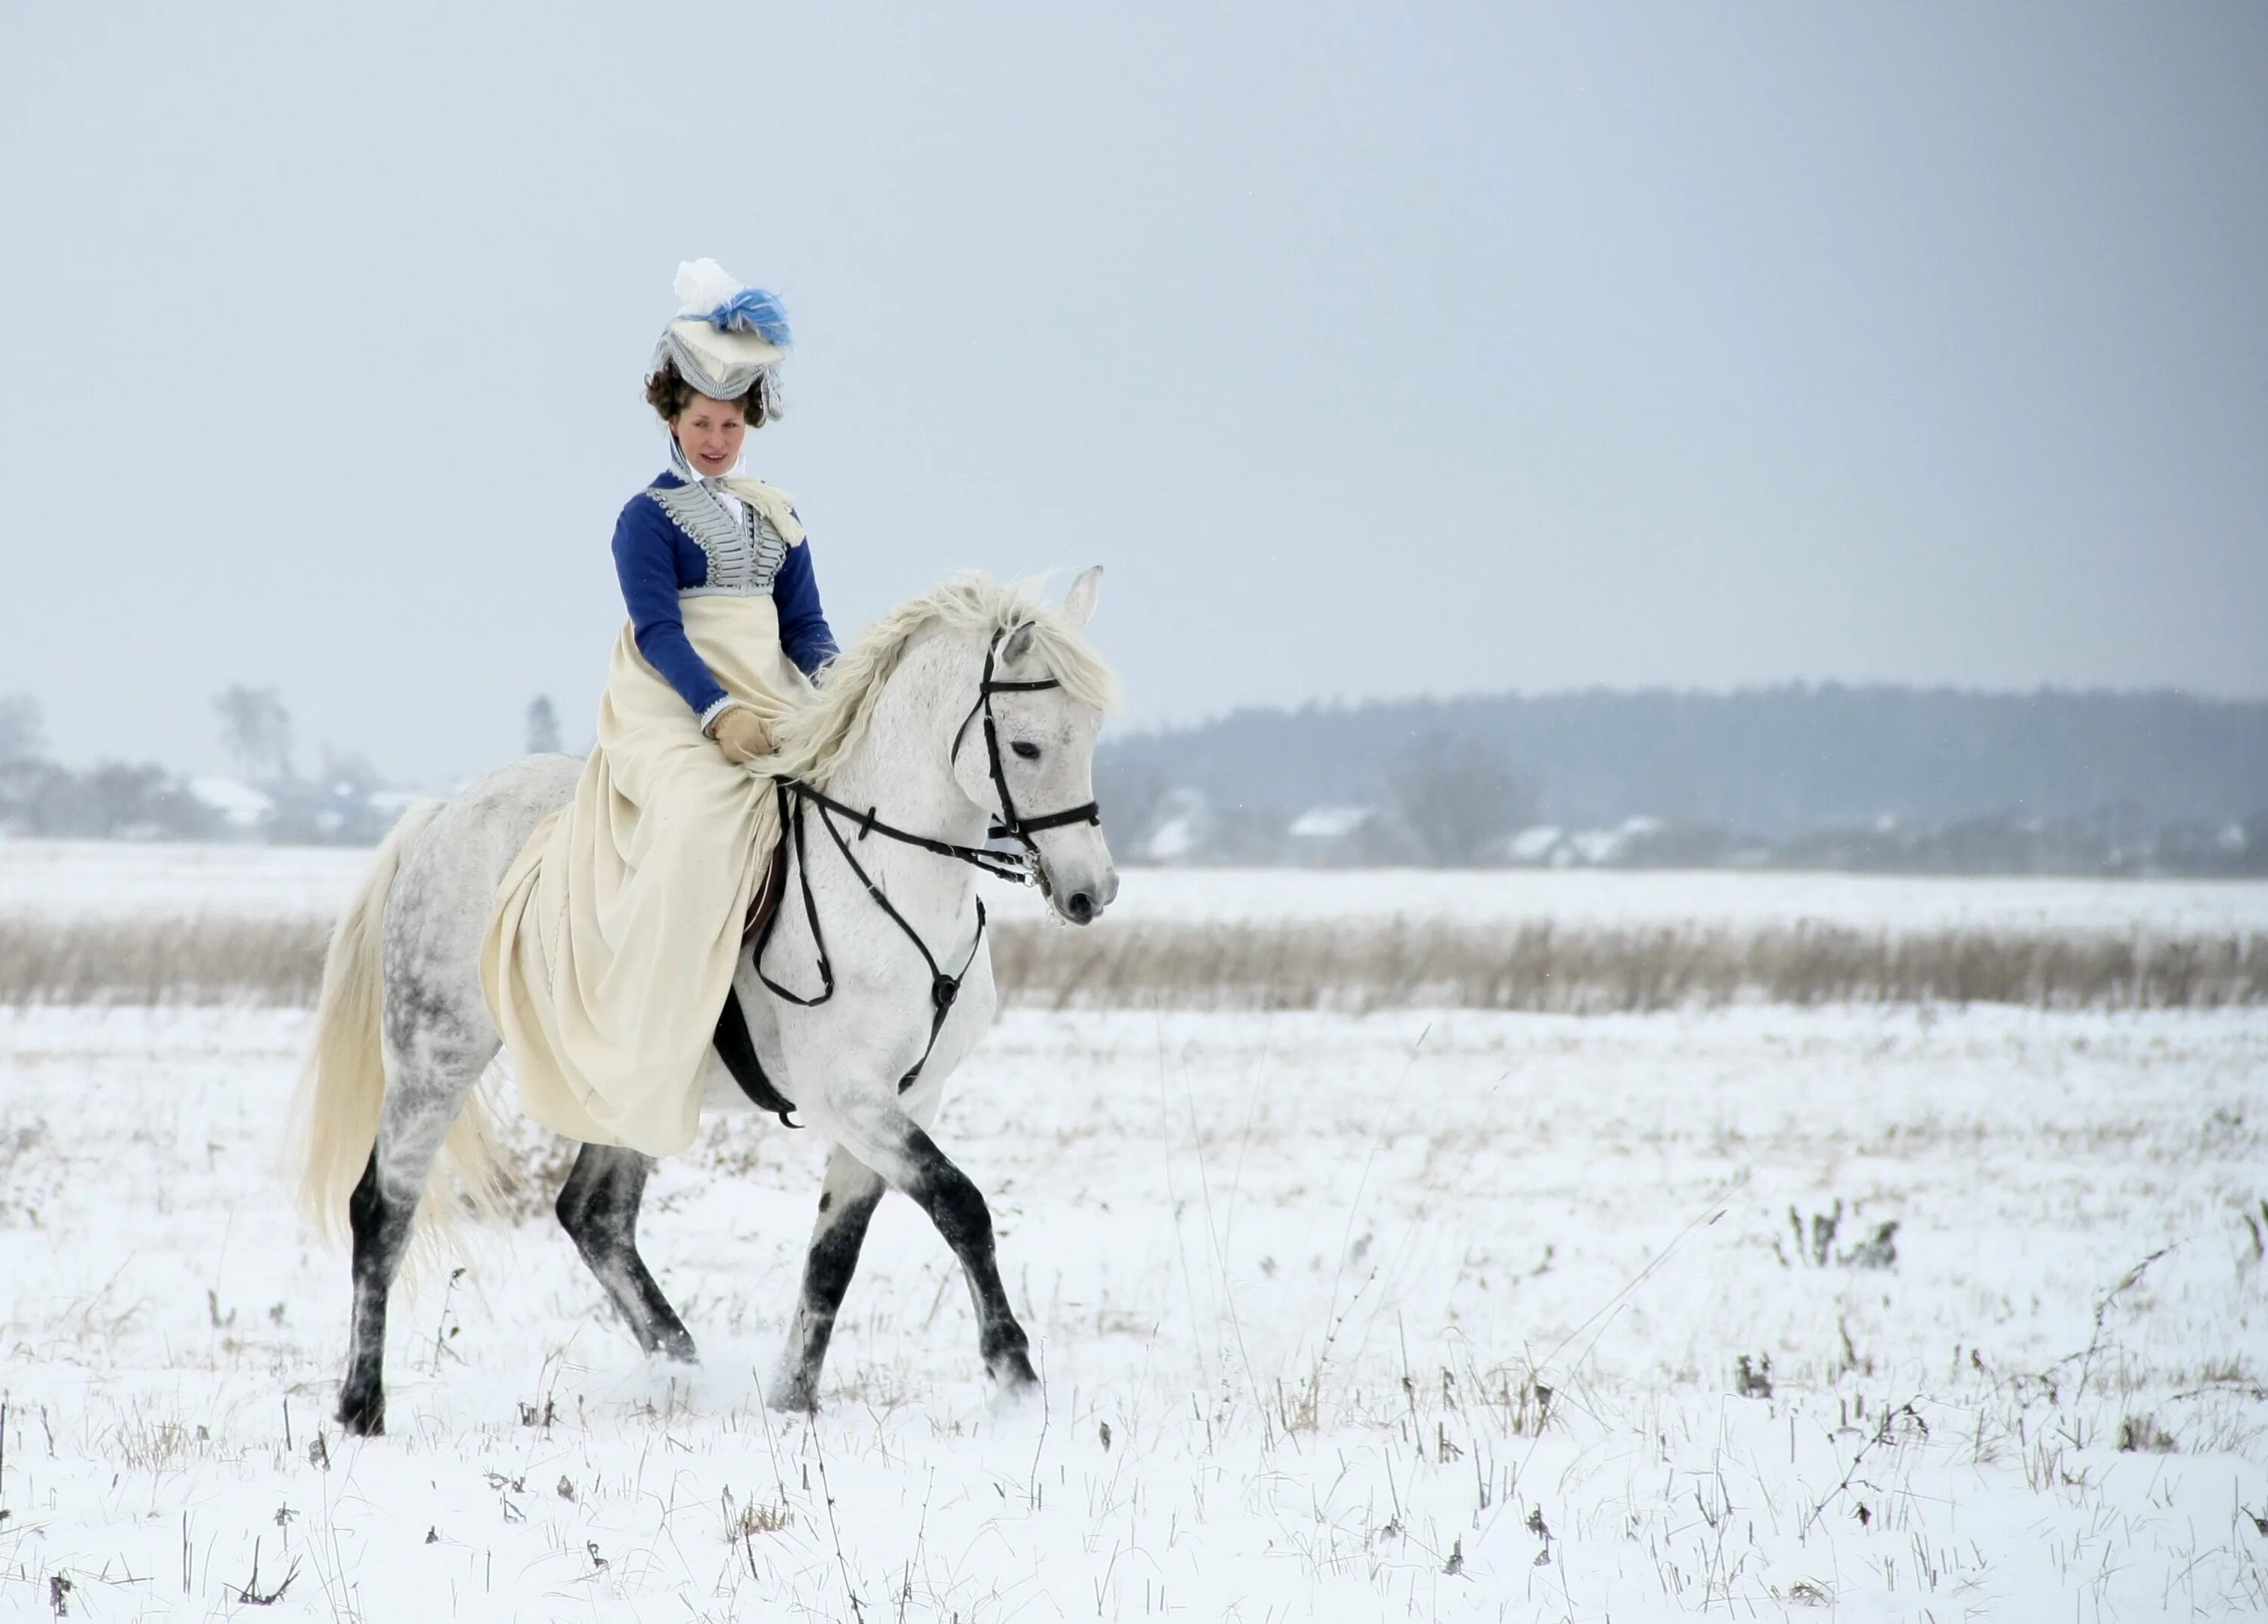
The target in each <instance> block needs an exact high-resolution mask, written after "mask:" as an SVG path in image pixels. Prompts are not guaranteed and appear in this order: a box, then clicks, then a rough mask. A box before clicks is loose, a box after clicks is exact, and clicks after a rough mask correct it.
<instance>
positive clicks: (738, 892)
mask: <svg viewBox="0 0 2268 1624" xmlns="http://www.w3.org/2000/svg"><path fill="white" fill-rule="evenodd" d="M680 608H681V610H682V612H683V614H684V616H685V631H686V635H687V637H688V638H689V639H691V641H692V644H693V646H694V648H695V650H696V652H698V653H699V654H700V655H701V657H702V659H703V660H704V661H707V662H708V666H709V668H710V670H711V671H713V672H714V673H716V675H717V680H718V682H719V683H723V684H724V685H725V690H726V691H728V692H729V693H731V694H732V696H733V698H735V699H737V700H739V701H740V703H741V704H743V705H748V706H750V707H751V708H752V709H754V710H755V711H756V712H758V713H760V714H761V715H762V716H764V717H765V718H766V719H767V720H776V719H777V718H779V717H781V716H784V715H785V714H786V713H787V712H789V711H790V710H791V709H792V708H793V707H795V706H796V705H800V704H801V703H802V702H803V700H804V699H805V698H806V697H807V696H808V695H809V694H810V692H811V685H810V683H808V682H807V681H806V679H805V678H804V676H803V674H802V673H801V672H799V671H798V670H797V669H796V668H795V667H794V666H793V665H792V663H791V662H790V661H788V659H787V658H786V656H785V655H784V653H782V652H781V649H780V646H779V618H778V614H777V610H776V609H775V608H774V606H773V602H772V600H771V598H770V596H769V595H765V596H762V597H734V596H728V595H722V594H703V595H700V596H696V597H689V598H684V599H681V600H680ZM778 835H779V829H778V816H777V811H776V809H775V807H774V803H773V798H772V786H771V780H770V779H768V778H764V777H762V776H761V775H759V774H756V773H754V772H751V771H749V770H748V769H747V768H746V767H737V766H734V765H733V764H732V763H731V762H729V761H727V760H725V756H724V752H723V751H721V750H719V749H718V748H717V745H716V743H715V742H713V741H711V739H709V738H707V737H705V736H704V735H703V734H702V732H701V724H700V720H699V719H698V718H697V717H696V716H695V715H694V714H693V712H691V711H690V710H689V708H688V707H687V705H686V703H685V701H684V699H683V698H681V697H680V696H679V694H678V692H677V690H675V689H674V688H672V687H671V686H670V685H669V684H668V683H667V682H666V681H664V680H663V678H662V676H661V675H660V674H659V672H657V671H656V670H655V669H654V668H652V666H650V665H648V664H647V663H646V661H645V658H644V656H643V655H642V654H640V653H638V651H637V643H636V641H635V640H634V639H633V638H632V636H631V633H630V628H629V627H628V626H625V627H624V628H623V629H622V636H621V637H620V638H619V639H616V641H615V657H614V667H613V670H612V673H611V675H609V677H608V683H607V694H606V698H605V700H604V701H603V702H602V703H601V704H600V707H599V743H598V748H597V749H594V750H593V751H592V752H591V759H590V761H589V762H588V763H587V764H585V766H584V768H583V777H582V781H581V783H580V784H578V786H576V791H575V799H574V800H573V801H571V803H570V804H568V805H567V806H565V807H563V808H561V809H560V810H558V811H557V812H555V813H553V814H552V815H551V816H549V817H548V818H546V819H545V820H544V821H543V822H542V823H540V824H538V825H537V826H536V830H535V832H534V835H532V836H531V837H529V838H528V842H527V845H526V846H525V847H524V848H522V850H521V851H520V853H519V857H518V858H516V859H515V860H513V862H512V867H510V868H509V869H507V870H506V871H505V873H504V879H503V881H502V882H501V883H500V884H499V885H498V887H497V898H496V906H495V909H494V912H492V913H491V914H490V918H489V926H488V934H487V937H486V938H485V940H484V941H482V944H481V985H482V989H483V990H484V991H485V992H486V993H487V994H488V1003H489V1010H490V1014H491V1015H494V1016H495V1017H496V1022H497V1030H499V1031H500V1032H502V1033H503V1034H504V1043H505V1045H506V1046H507V1048H509V1050H510V1051H511V1053H512V1063H513V1066H514V1067H515V1069H516V1070H517V1072H518V1074H519V1098H520V1104H521V1105H522V1106H523V1107H524V1108H525V1109H526V1110H527V1112H528V1114H529V1115H530V1116H532V1117H534V1118H535V1119H536V1120H537V1121H539V1122H541V1123H542V1124H543V1125H544V1126H547V1127H549V1128H552V1129H555V1130H556V1131H557V1132H559V1133H564V1134H566V1135H568V1136H569V1137H571V1138H573V1139H579V1140H588V1141H590V1142H591V1143H593V1144H600V1145H627V1146H629V1147H630V1148H632V1149H634V1150H639V1151H643V1152H644V1153H645V1154H646V1155H652V1156H666V1155H672V1154H673V1153H674V1152H676V1151H680V1150H682V1149H684V1148H685V1147H686V1146H688V1145H689V1144H690V1143H692V1141H693V1135H694V1131H695V1130H696V1128H697V1127H698V1126H700V1118H701V1091H702V1082H703V1078H702V1074H703V1069H704V1067H705V1063H706V1059H707V1056H708V1051H709V1046H710V1044H711V1041H712V1040H713V1038H714V1037H715V1035H716V1030H717V1014H718V1010H719V1009H721V1008H723V1007H724V1002H725V993H726V991H727V990H729V989H730V987H731V986H732V983H733V960H734V958H735V957H736V956H737V955H738V954H739V951H740V932H741V926H742V922H743V920H744V919H746V917H747V911H748V903H749V900H750V898H751V897H753V896H754V895H755V888H756V885H757V882H758V881H759V879H760V878H761V876H762V873H763V867H764V864H765V861H766V860H768V859H769V858H770V854H771V850H772V846H773V845H774V844H775V843H776V841H777V838H778Z"/></svg>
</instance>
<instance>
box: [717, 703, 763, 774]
mask: <svg viewBox="0 0 2268 1624" xmlns="http://www.w3.org/2000/svg"><path fill="white" fill-rule="evenodd" d="M709 736H710V737H711V738H712V739H714V740H716V741H717V748H718V749H720V750H722V751H724V752H725V759H726V760H728V761H730V762H732V763H733V764H734V765H735V766H742V767H745V766H747V764H748V763H750V762H752V761H754V760H755V759H756V757H759V756H769V755H770V754H771V749H772V730H771V727H770V725H769V724H767V723H766V722H765V720H764V719H763V718H762V717H761V716H759V715H757V714H756V713H755V712H754V711H752V710H750V709H749V708H748V707H747V705H726V706H725V708H724V709H723V710H721V711H719V712H717V720H715V721H713V722H711V723H710V724H709Z"/></svg>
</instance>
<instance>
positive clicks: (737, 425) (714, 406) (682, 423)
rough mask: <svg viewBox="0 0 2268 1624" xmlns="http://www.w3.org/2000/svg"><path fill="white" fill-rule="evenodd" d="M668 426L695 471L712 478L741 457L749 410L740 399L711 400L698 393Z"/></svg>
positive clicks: (746, 432) (727, 468) (745, 437)
mask: <svg viewBox="0 0 2268 1624" xmlns="http://www.w3.org/2000/svg"><path fill="white" fill-rule="evenodd" d="M669 428H670V432H672V433H673V434H674V435H676V436H677V443H678V445H679V446H680V447H682V448H683V450H684V452H685V460H686V461H688V462H690V463H691V464H693V467H694V470H695V471H696V473H700V474H703V475H706V476H709V477H710V478H712V479H713V478H715V477H716V476H718V475H719V474H722V473H725V472H726V471H728V470H729V469H731V468H732V466H733V464H734V463H735V462H738V461H740V442H741V441H742V440H743V439H747V434H748V418H747V409H746V408H745V407H744V406H742V404H741V403H740V402H739V401H712V400H711V399H710V398H709V397H708V396H707V395H695V396H694V397H693V398H692V399H691V400H689V401H688V402H686V403H685V410H683V411H681V412H679V413H678V414H677V416H676V417H674V418H673V419H672V420H671V422H670V424H669Z"/></svg>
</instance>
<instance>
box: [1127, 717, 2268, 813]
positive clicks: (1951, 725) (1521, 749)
mask: <svg viewBox="0 0 2268 1624" xmlns="http://www.w3.org/2000/svg"><path fill="white" fill-rule="evenodd" d="M1443 741H1447V742H1450V743H1451V744H1452V746H1453V747H1454V748H1462V749H1467V750H1469V751H1471V752H1472V753H1474V754H1476V756H1481V757H1488V758H1491V759H1493V760H1496V761H1499V762H1501V763H1503V764H1506V765H1507V766H1508V767H1509V769H1510V770H1511V771H1512V772H1513V774H1515V775H1516V777H1517V778H1518V779H1519V780H1520V786H1521V787H1520V792H1519V794H1518V796H1517V800H1518V801H1519V803H1520V804H1519V805H1518V807H1517V808H1516V809H1517V812H1518V815H1519V819H1520V821H1533V822H1540V823H1554V824H1562V825H1566V826H1569V827H1601V826H1611V825H1615V824H1619V823H1623V822H1624V820H1627V819H1630V818H1633V817H1652V818H1660V819H1665V820H1668V821H1670V822H1673V823H1682V824H1693V825H1703V826H1707V827H1711V828H1714V829H1720V830H1732V831H1738V832H1739V833H1742V834H1744V835H1749V836H1753V837H1756V838H1763V839H1769V840H1773V841H1779V840H1784V839H1786V838H1791V837H1795V836H1800V835H1804V834H1807V833H1809V832H1811V831H1815V830H1827V829H1845V828H1857V827H1864V826H1867V825H1874V824H1881V825H1885V826H1887V825H1889V824H1891V823H1896V824H1898V825H1911V826H1921V827H1933V828H1941V827H1945V826H1949V825H1954V824H1959V823H1964V822H1968V821H1971V820H1977V819H2018V820H2043V821H2047V822H2060V823H2083V824H2085V825H2087V826H2088V827H2090V828H2093V829H2097V830H2102V831H2103V832H2104V833H2106V834H2109V835H2111V836H2114V837H2115V836H2118V835H2121V834H2126V835H2140V834H2144V833H2147V832H2150V831H2155V830H2163V829H2166V828H2168V827H2169V826H2173V825H2178V824H2185V823H2198V824H2213V825H2220V824H2225V823H2241V822H2242V821H2244V820H2245V819H2247V818H2248V817H2250V816H2257V814H2259V813H2260V812H2262V811H2263V810H2264V809H2268V701H2264V700H2228V699H2200V698H2191V697H2189V696H2187V695H2183V694H2178V693H2170V692H2154V693H2107V692H2075V691H2069V690H2053V689H2049V690H2040V691H2038V692H2036V693H2029V694H2003V693H1975V692H1965V691H1960V690H1951V689H1917V688H1898V687H1888V686H1870V687H1844V686H1840V685H1837V684H1833V683H1829V684H1824V685H1821V686H1816V687H1814V686H1802V685H1799V686H1788V687H1779V688H1764V689H1753V690H1742V691H1740V692H1735V693H1729V694H1705V693H1674V692H1668V691H1640V692H1609V691H1605V690H1592V691H1588V692H1582V693H1566V694H1548V695H1541V696H1536V697H1533V698H1530V697H1525V696H1521V695H1516V694H1506V695H1499V696H1495V697H1490V698H1461V699H1417V700H1405V701H1396V702H1392V703H1373V704H1365V705H1310V706H1307V707H1304V708H1301V709H1300V710H1296V711H1284V710H1247V711H1238V712H1233V713H1232V714H1230V715H1228V716H1226V717H1223V718H1221V719H1220V720H1218V721H1213V722H1209V723H1205V724H1204V725H1202V726H1198V727H1186V728H1176V729H1171V730H1167V731H1162V732H1156V733H1147V734H1131V735H1126V734H1121V735H1119V736H1117V737H1116V738H1111V737H1109V736H1108V735H1106V742H1105V746H1104V756H1103V759H1102V761H1101V763H1100V764H1099V770H1100V776H1101V777H1102V778H1104V779H1106V780H1108V781H1109V782H1111V783H1113V784H1116V785H1119V786H1123V788H1124V791H1125V793H1126V794H1127V795H1129V796H1130V797H1133V798H1137V799H1152V800H1154V799H1155V798H1157V797H1161V796H1162V795H1163V794H1166V793H1167V792H1168V791H1170V790H1175V789H1187V790H1193V791H1196V792H1197V793H1199V794H1202V795H1204V797H1205V798H1206V799H1207V800H1208V801H1211V803H1212V804H1214V805H1215V806H1217V807H1221V808H1244V809H1247V810H1248V811H1249V812H1250V813H1252V814H1254V815H1256V816H1259V817H1260V818H1262V819H1263V821H1266V820H1272V819H1277V818H1279V817H1280V818H1285V819H1289V818H1292V817H1295V816H1298V815H1299V814H1300V812H1301V811H1302V810H1303V809H1304V808H1312V807H1315V806H1321V805H1327V804H1345V803H1354V804H1371V805H1382V806H1393V805H1399V804H1403V801H1404V797H1403V796H1402V795H1401V794H1397V793H1396V791H1395V786H1394V785H1393V783H1392V778H1393V774H1394V771H1395V764H1397V763H1404V762H1408V761H1410V760H1411V759H1412V758H1413V755H1415V754H1418V753H1421V752H1431V753H1433V754H1438V753H1439V749H1440V744H1441V742H1443ZM1429 742H1430V743H1429Z"/></svg>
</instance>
